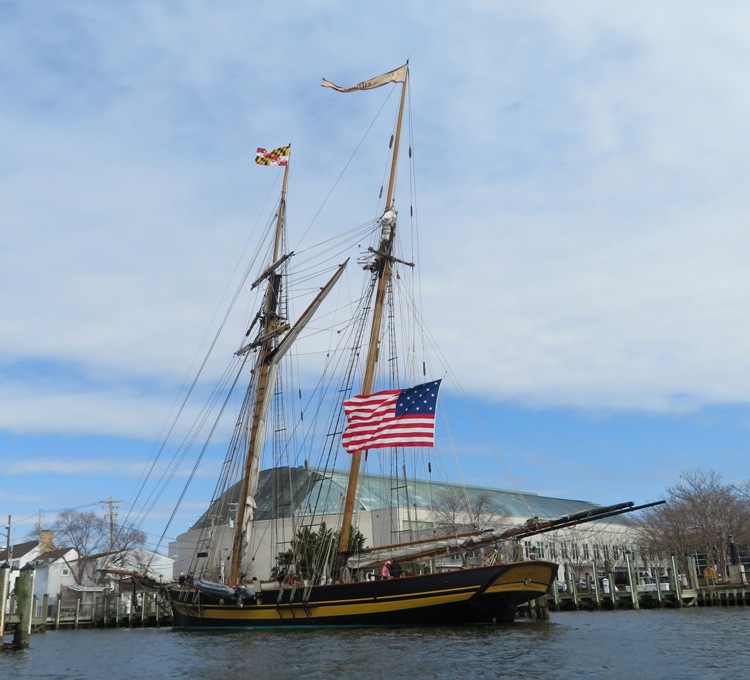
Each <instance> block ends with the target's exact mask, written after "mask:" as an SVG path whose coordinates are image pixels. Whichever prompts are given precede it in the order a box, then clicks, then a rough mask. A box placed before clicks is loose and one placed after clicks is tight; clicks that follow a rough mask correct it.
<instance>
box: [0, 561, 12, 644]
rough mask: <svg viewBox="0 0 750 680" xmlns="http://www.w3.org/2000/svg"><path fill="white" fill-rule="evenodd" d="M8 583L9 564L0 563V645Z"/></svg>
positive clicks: (3, 629)
mask: <svg viewBox="0 0 750 680" xmlns="http://www.w3.org/2000/svg"><path fill="white" fill-rule="evenodd" d="M9 583H10V564H9V563H8V562H4V563H3V564H0V645H2V642H3V636H4V635H5V607H6V604H7V602H8V591H9V590H10V588H9V587H8V586H9Z"/></svg>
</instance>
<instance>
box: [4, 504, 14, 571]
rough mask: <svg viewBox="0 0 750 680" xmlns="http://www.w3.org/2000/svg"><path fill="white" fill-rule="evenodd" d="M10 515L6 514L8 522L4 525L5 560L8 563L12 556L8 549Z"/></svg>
mask: <svg viewBox="0 0 750 680" xmlns="http://www.w3.org/2000/svg"><path fill="white" fill-rule="evenodd" d="M10 517H11V516H10V515H8V523H7V524H6V525H5V561H6V562H7V563H8V564H10V563H11V559H12V558H13V553H11V551H10Z"/></svg>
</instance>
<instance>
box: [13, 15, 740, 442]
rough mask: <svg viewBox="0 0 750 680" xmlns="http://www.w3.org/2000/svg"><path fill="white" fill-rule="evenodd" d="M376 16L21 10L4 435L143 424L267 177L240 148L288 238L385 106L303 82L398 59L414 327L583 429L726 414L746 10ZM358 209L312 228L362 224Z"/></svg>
mask: <svg viewBox="0 0 750 680" xmlns="http://www.w3.org/2000/svg"><path fill="white" fill-rule="evenodd" d="M394 7H395V6H394ZM387 10H388V7H385V8H382V7H379V8H377V10H375V9H372V10H363V11H364V12H365V14H364V15H363V14H359V15H357V16H355V15H354V13H353V11H352V12H349V11H348V10H342V9H341V8H340V7H337V6H336V5H335V4H334V3H326V2H319V3H315V4H314V5H308V6H306V7H305V8H298V9H297V10H296V13H295V14H296V15H295V17H293V19H292V21H291V23H289V17H288V16H286V12H285V11H284V10H283V9H282V8H280V7H276V6H275V5H274V6H271V5H270V4H269V5H268V6H267V7H261V8H256V7H254V8H243V7H240V6H227V7H222V8H218V9H217V8H216V7H214V6H213V5H211V4H210V3H201V2H193V3H188V4H185V5H182V6H180V8H175V7H173V6H171V5H167V4H160V3H145V2H144V3H129V5H128V7H127V8H122V7H120V8H115V7H105V6H102V5H101V4H100V3H94V2H80V3H77V4H75V6H74V7H73V8H72V9H67V10H66V9H58V10H57V12H56V13H54V14H53V15H51V16H49V17H48V16H45V15H44V14H42V13H39V12H37V11H35V10H33V9H31V8H21V9H19V10H17V14H16V20H15V21H12V22H10V23H6V25H5V28H4V29H3V35H4V36H5V37H6V38H7V40H5V41H3V42H4V44H5V47H4V48H2V47H0V51H1V52H0V54H1V55H2V57H3V58H4V59H5V60H6V63H8V64H10V66H11V68H10V70H9V71H8V72H7V73H6V75H5V76H3V77H4V79H5V86H4V88H3V89H4V91H5V92H10V94H11V96H10V97H9V98H7V99H6V101H5V103H4V104H2V105H1V106H2V108H1V109H0V112H1V113H2V116H1V117H0V132H2V134H3V137H4V138H6V139H8V140H10V141H9V144H8V146H7V149H6V151H5V153H4V156H5V158H4V162H3V163H2V165H0V175H2V180H3V181H2V183H1V184H0V187H1V188H0V195H1V198H2V203H3V205H4V206H5V208H4V211H5V215H4V222H6V223H7V225H8V227H7V229H6V230H5V231H4V241H3V247H2V250H0V283H1V284H2V286H3V288H4V289H5V290H8V291H12V294H10V295H4V296H3V297H2V298H1V299H0V313H1V314H2V316H3V319H4V323H3V324H2V325H1V326H0V364H1V365H4V366H5V367H17V366H18V365H20V364H23V365H32V366H33V365H36V364H37V362H44V363H43V365H44V366H47V367H51V368H49V371H48V374H47V375H46V376H45V377H44V379H43V380H42V379H34V380H29V381H26V382H18V381H16V380H14V379H10V380H6V381H5V384H4V387H3V388H2V390H0V403H1V404H2V410H1V411H0V412H2V414H3V415H2V426H3V427H4V428H10V429H13V430H14V431H44V430H47V431H54V432H79V433H80V432H89V433H98V434H105V433H110V434H111V433H116V434H123V435H129V436H149V434H148V433H153V432H158V431H159V429H160V428H161V426H162V424H163V422H164V416H165V411H166V410H168V408H167V406H168V405H170V404H171V398H166V399H164V398H162V396H161V394H164V393H166V392H168V391H169V388H170V387H171V386H172V385H173V384H175V382H179V380H180V379H181V378H182V377H183V375H185V374H186V372H187V369H188V367H189V365H190V363H191V362H192V361H193V358H194V356H195V352H196V350H197V347H198V345H199V343H200V342H201V339H202V338H203V335H204V332H205V328H206V326H207V324H208V322H209V320H210V318H211V316H212V315H213V314H214V312H215V310H216V307H217V304H218V301H219V299H220V297H221V295H222V293H223V291H224V288H225V285H226V282H227V280H228V279H229V275H230V274H231V271H232V269H233V268H234V265H235V262H236V259H237V257H238V255H239V251H240V250H241V248H242V247H244V244H245V242H246V241H247V240H248V238H252V227H253V224H252V223H253V219H254V215H255V207H256V206H257V205H259V204H261V203H262V202H263V201H264V200H265V197H266V195H267V194H268V192H269V187H270V185H271V184H272V182H273V179H272V178H271V177H270V176H269V175H262V174H258V173H256V172H255V170H256V169H255V168H254V167H252V165H251V164H252V151H253V148H254V146H256V145H266V144H275V143H276V142H277V141H278V142H279V143H283V142H284V141H287V140H289V139H291V140H292V141H293V143H294V144H295V154H296V155H295V161H294V162H295V167H294V174H293V178H292V186H291V191H290V214H291V216H292V218H293V219H294V220H295V224H294V225H293V231H295V230H296V233H297V234H299V233H301V231H302V230H304V229H305V227H306V225H307V224H308V223H309V221H310V220H311V219H312V217H313V216H314V214H315V211H316V210H317V208H318V206H319V205H320V202H321V200H322V199H321V198H320V197H321V196H324V195H325V193H326V191H327V187H328V186H330V185H331V184H332V183H333V181H334V180H335V177H336V175H337V173H338V169H339V168H340V167H342V166H343V164H344V162H345V161H344V159H345V156H346V153H347V152H348V150H349V149H351V148H352V147H353V146H354V145H355V144H356V142H357V141H358V139H359V135H360V134H361V129H362V128H364V127H365V126H366V123H367V122H369V119H370V116H372V115H373V109H374V107H375V106H378V105H379V101H380V100H379V99H377V97H370V98H368V97H367V96H362V97H359V96H356V95H355V96H351V97H348V96H339V95H336V94H335V93H330V92H321V88H320V87H319V82H320V81H319V78H320V77H321V76H323V75H325V76H326V77H329V78H332V79H334V80H337V81H341V82H343V83H344V84H348V83H349V82H350V81H351V82H352V83H353V82H356V81H358V80H361V79H362V78H366V77H369V76H372V75H375V74H376V73H377V72H379V71H382V70H385V69H387V68H392V67H394V66H396V65H398V64H399V63H402V62H403V60H404V59H405V58H407V57H408V58H410V60H411V63H412V67H413V68H412V72H413V81H412V92H413V94H414V101H413V110H412V114H413V118H414V120H415V122H416V125H417V128H416V131H415V138H414V144H415V152H416V156H415V157H416V168H417V171H418V172H420V175H419V184H418V188H419V202H418V210H419V215H420V222H421V226H422V229H423V233H422V236H421V239H422V247H423V249H424V255H425V264H429V266H430V270H429V271H424V272H422V276H423V281H424V282H425V284H426V288H425V300H426V302H427V310H426V312H425V316H426V318H427V319H428V320H431V325H432V326H433V328H434V330H435V332H436V333H437V334H438V336H439V337H440V338H441V347H442V349H443V351H444V353H445V354H446V355H447V356H449V357H452V363H453V367H454V369H456V372H457V373H459V374H460V375H462V376H464V377H463V380H464V386H465V387H467V388H469V389H472V390H477V391H480V392H482V393H484V394H486V395H487V396H488V397H490V398H494V399H510V400H520V401H523V402H524V403H530V404H536V405H545V406H570V407H574V408H581V409H595V408H605V409H625V410H631V409H635V410H654V411H680V410H683V409H685V408H690V407H694V406H699V405H704V404H711V403H724V402H743V401H747V399H748V398H749V397H750V394H749V393H748V388H747V385H748V384H750V380H748V378H750V361H749V360H748V359H747V357H746V356H745V354H746V353H745V352H744V347H743V345H744V342H743V341H744V338H746V337H747V335H748V330H750V329H748V327H747V326H748V322H746V321H744V317H745V315H744V313H743V310H744V309H746V308H747V306H748V303H749V302H750V300H749V299H748V296H749V295H750V287H749V286H748V285H747V284H748V283H749V281H748V274H747V273H746V271H747V268H746V266H745V264H744V260H745V259H746V258H745V257H744V256H743V253H744V252H746V250H747V246H748V237H747V236H746V235H745V234H746V231H747V230H746V229H745V227H744V223H743V221H744V216H745V215H746V214H747V212H748V207H749V206H748V198H747V197H748V196H750V192H748V191H747V189H748V173H747V170H746V169H745V165H746V163H745V159H746V158H747V155H748V149H747V146H748V141H747V136H746V135H745V134H744V128H745V118H746V111H747V103H748V99H749V98H750V87H749V86H748V85H747V82H746V77H745V74H744V70H743V67H742V66H743V64H744V63H746V62H747V57H748V56H749V55H748V54H747V53H748V49H749V48H748V47H746V39H745V36H744V34H743V32H742V26H743V21H742V19H743V17H744V15H743V12H744V11H745V10H743V9H742V8H741V7H740V6H739V5H736V4H734V3H719V4H718V5H717V6H716V7H714V8H713V9H712V12H711V13H710V16H707V15H706V13H705V11H702V10H701V9H700V8H694V9H691V8H688V7H684V6H683V5H682V4H680V3H662V4H660V5H658V6H654V5H653V4H646V3H642V4H639V3H636V4H635V5H632V4H630V5H627V6H625V5H622V4H617V3H613V2H605V3H595V4H591V3H582V2H573V3H565V6H564V7H563V5H561V4H560V3H556V2H542V3H535V4H534V5H533V6H529V5H528V4H527V3H504V4H503V5H502V6H498V5H497V4H496V3H486V2H472V3H469V4H468V5H467V7H466V8H462V10H460V11H459V10H455V11H454V10H452V9H449V8H443V9H442V10H437V9H436V8H435V7H434V6H433V5H432V4H429V3H420V2H412V3H406V5H405V6H402V5H399V14H400V15H401V16H403V17H404V18H405V19H406V21H405V22H404V23H403V24H399V23H398V22H395V23H394V22H392V21H391V20H390V19H389V20H388V21H384V20H383V19H381V18H380V17H384V16H389V17H390V14H391V13H390V12H389V11H387ZM303 26H304V27H305V29H304V30H302V27H303ZM417 28H420V29H424V30H416V29H417ZM499 35H501V36H502V38H503V39H501V40H499V39H498V36H499ZM276 39H283V42H284V44H285V45H287V49H284V50H278V49H275V48H274V47H273V43H274V41H275V40H276ZM27 41H29V42H27ZM355 46H356V47H355ZM375 55H376V56H375ZM11 73H12V74H15V75H14V76H11V75H8V74H11ZM376 100H377V101H376ZM381 151H382V150H378V152H377V153H378V154H380V155H382V154H381ZM373 153H375V152H373ZM380 155H378V157H377V162H378V163H380V162H381V158H380ZM365 160H368V161H369V160H370V159H369V158H368V159H365ZM363 165H364V162H363ZM368 165H369V164H368ZM356 172H357V173H363V171H362V170H361V166H360V165H357V169H356ZM371 179H373V183H374V182H375V181H378V178H376V177H374V176H373V177H371ZM370 188H371V189H372V191H369V188H368V191H367V193H365V188H364V187H359V188H357V189H354V188H351V189H349V188H348V187H347V188H346V190H345V191H344V192H343V198H342V197H338V198H333V199H331V201H339V203H337V204H336V205H337V207H338V208H339V210H338V217H336V218H335V220H336V223H335V224H333V223H331V220H320V221H318V222H317V223H316V225H315V228H318V229H320V230H321V231H325V230H328V229H333V228H339V227H341V226H343V225H345V224H346V223H357V222H361V221H364V220H366V219H369V218H370V217H372V215H371V214H370V213H369V211H370V210H371V209H372V207H373V206H374V204H375V198H374V196H375V192H376V187H374V186H373V187H370ZM404 203H405V202H404ZM403 207H404V209H405V208H406V206H405V205H404V206H403ZM477 283H481V285H479V286H478V285H477ZM446 309H449V310H455V318H453V319H450V318H449V319H446V315H445V310H446ZM446 321H448V323H447V324H445V325H442V324H443V323H444V322H446ZM438 326H440V328H436V327H438ZM238 330H239V329H238ZM467 340H468V342H467ZM230 351H231V350H230ZM60 366H63V367H65V369H66V370H64V371H61V370H60ZM71 374H72V375H71ZM144 379H148V380H149V381H151V382H153V383H154V384H153V386H142V387H141V388H138V389H134V388H124V387H123V385H131V386H132V385H133V383H134V382H137V381H141V380H144ZM78 381H83V382H88V381H93V382H94V383H95V386H94V387H91V386H90V385H87V386H84V387H81V386H80V385H78V384H77V382H78ZM154 389H155V390H156V391H157V392H158V394H157V393H154V391H153V390H154Z"/></svg>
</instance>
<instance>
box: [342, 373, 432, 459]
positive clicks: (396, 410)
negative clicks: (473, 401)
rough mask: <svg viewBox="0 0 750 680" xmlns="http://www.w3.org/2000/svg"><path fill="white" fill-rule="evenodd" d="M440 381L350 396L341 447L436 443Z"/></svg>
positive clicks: (383, 446) (345, 405)
mask: <svg viewBox="0 0 750 680" xmlns="http://www.w3.org/2000/svg"><path fill="white" fill-rule="evenodd" d="M440 382H441V381H440V380H435V381H433V382H429V383H424V384H423V385H417V386H415V387H410V388H408V389H404V390H385V391H383V392H375V393H374V394H360V395H358V396H356V397H352V398H351V399H347V400H346V401H345V402H344V412H345V413H346V418H347V426H346V429H345V430H344V434H343V436H342V438H341V444H342V446H343V447H344V448H345V449H346V450H347V451H349V453H353V452H354V451H360V450H363V449H382V448H386V447H389V446H434V445H435V409H436V407H437V398H438V390H439V389H440Z"/></svg>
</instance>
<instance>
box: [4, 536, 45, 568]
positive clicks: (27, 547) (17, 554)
mask: <svg viewBox="0 0 750 680" xmlns="http://www.w3.org/2000/svg"><path fill="white" fill-rule="evenodd" d="M38 545H39V541H38V540H34V541H26V542H24V543H16V544H15V545H13V546H11V554H12V555H13V559H14V560H17V559H20V558H22V557H24V556H25V555H28V554H29V553H30V552H31V551H32V550H33V549H34V548H36V547H37V546H38ZM7 559H8V549H7V548H3V549H2V550H0V563H2V562H5V561H6V560H7Z"/></svg>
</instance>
